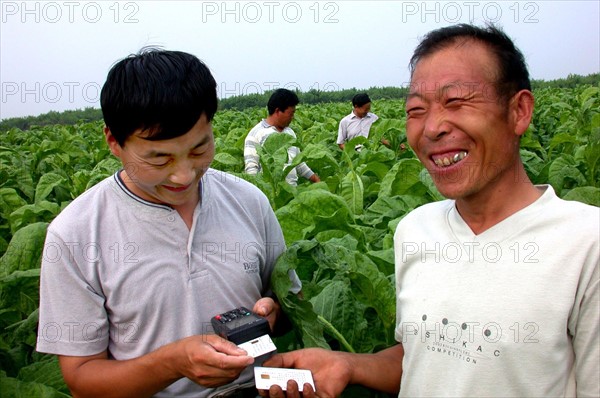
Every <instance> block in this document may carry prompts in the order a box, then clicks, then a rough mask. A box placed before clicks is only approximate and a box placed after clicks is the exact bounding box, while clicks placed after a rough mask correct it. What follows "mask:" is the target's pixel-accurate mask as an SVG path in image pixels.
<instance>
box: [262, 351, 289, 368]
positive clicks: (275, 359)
mask: <svg viewBox="0 0 600 398" xmlns="http://www.w3.org/2000/svg"><path fill="white" fill-rule="evenodd" d="M284 356H285V354H275V355H273V356H272V357H271V358H269V359H267V360H266V361H265V362H264V363H263V366H267V367H272V368H283V367H284V366H283V359H284ZM287 367H289V366H287Z"/></svg>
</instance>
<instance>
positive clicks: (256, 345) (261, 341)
mask: <svg viewBox="0 0 600 398" xmlns="http://www.w3.org/2000/svg"><path fill="white" fill-rule="evenodd" d="M238 347H240V348H241V349H243V350H246V352H247V353H248V355H250V356H251V357H253V358H257V357H259V356H261V355H264V354H268V353H269V352H272V351H275V350H276V349H277V347H276V346H275V344H274V343H273V340H271V336H269V335H268V334H265V335H262V336H260V337H257V338H256V339H252V340H250V341H247V342H245V343H242V344H238Z"/></svg>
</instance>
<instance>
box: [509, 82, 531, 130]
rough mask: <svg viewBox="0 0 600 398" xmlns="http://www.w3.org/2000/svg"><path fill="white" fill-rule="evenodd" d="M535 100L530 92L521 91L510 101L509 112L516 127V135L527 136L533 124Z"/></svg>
mask: <svg viewBox="0 0 600 398" xmlns="http://www.w3.org/2000/svg"><path fill="white" fill-rule="evenodd" d="M534 103H535V99H534V97H533V94H532V93H531V91H529V90H521V91H519V92H518V93H516V94H515V95H514V96H513V98H512V99H511V101H510V105H509V107H510V108H509V112H510V117H511V118H512V119H513V122H514V126H515V134H517V135H519V136H521V135H523V134H525V132H526V131H527V128H529V125H530V124H531V119H532V117H533V107H534Z"/></svg>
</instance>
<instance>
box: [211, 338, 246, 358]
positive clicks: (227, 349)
mask: <svg viewBox="0 0 600 398" xmlns="http://www.w3.org/2000/svg"><path fill="white" fill-rule="evenodd" d="M206 343H207V344H209V345H210V346H211V347H212V348H213V349H214V350H215V351H217V352H220V353H223V354H227V355H232V356H248V353H247V352H246V351H245V350H243V349H241V348H240V347H238V346H237V345H235V344H234V343H232V342H231V341H227V340H225V339H224V338H221V337H219V336H217V335H209V336H207V340H206Z"/></svg>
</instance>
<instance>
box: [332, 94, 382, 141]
mask: <svg viewBox="0 0 600 398" xmlns="http://www.w3.org/2000/svg"><path fill="white" fill-rule="evenodd" d="M378 119H379V116H377V115H376V114H374V113H372V112H371V99H370V98H369V96H368V95H367V94H365V93H360V94H356V95H355V96H354V97H352V112H350V114H349V115H346V116H344V118H343V119H342V120H341V121H340V125H339V128H338V136H337V141H336V143H337V144H338V146H339V147H340V149H341V150H344V147H345V146H346V142H348V141H350V140H351V139H353V138H355V137H365V138H369V132H370V130H371V126H372V125H373V123H375V122H376V121H377V120H378ZM381 143H382V144H383V145H390V143H389V142H388V141H387V140H386V139H384V138H382V139H381ZM355 149H356V150H360V149H362V145H357V146H356V148H355Z"/></svg>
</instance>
